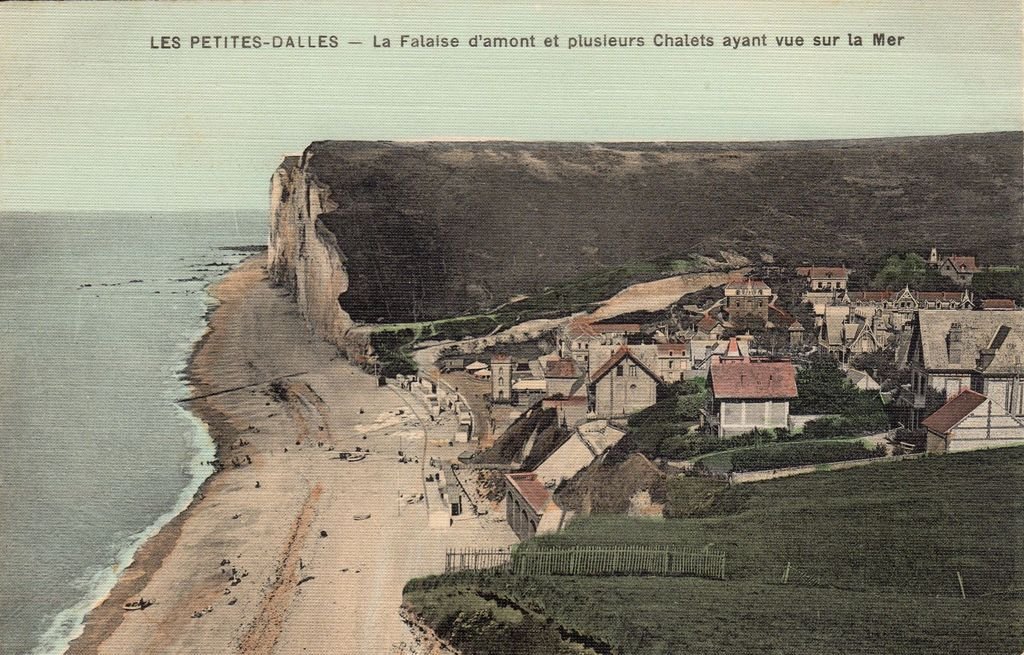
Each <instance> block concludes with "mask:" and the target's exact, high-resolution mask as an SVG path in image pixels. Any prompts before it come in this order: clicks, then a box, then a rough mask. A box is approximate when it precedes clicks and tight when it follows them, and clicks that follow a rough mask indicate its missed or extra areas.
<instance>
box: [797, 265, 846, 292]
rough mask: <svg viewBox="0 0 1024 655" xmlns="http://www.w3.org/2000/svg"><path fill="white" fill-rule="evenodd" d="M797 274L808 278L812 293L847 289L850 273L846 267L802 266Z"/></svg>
mask: <svg viewBox="0 0 1024 655" xmlns="http://www.w3.org/2000/svg"><path fill="white" fill-rule="evenodd" d="M796 274H797V275H799V276H801V277H805V278H807V284H808V287H809V288H810V290H811V292H818V293H820V292H832V291H842V290H845V289H846V285H847V284H848V283H849V281H850V271H848V270H847V269H846V267H845V266H802V267H799V268H797V269H796Z"/></svg>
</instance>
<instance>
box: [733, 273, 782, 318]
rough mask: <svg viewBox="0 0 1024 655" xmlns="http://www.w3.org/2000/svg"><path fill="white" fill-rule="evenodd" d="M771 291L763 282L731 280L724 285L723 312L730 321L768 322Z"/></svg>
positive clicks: (748, 279)
mask: <svg viewBox="0 0 1024 655" xmlns="http://www.w3.org/2000/svg"><path fill="white" fill-rule="evenodd" d="M771 301H772V290H771V287H769V286H768V285H767V284H765V282H764V281H763V280H753V279H750V278H747V279H743V280H733V281H732V282H729V283H728V284H726V285H725V311H726V313H727V314H728V315H729V320H730V321H738V320H745V319H755V320H759V321H761V322H762V323H763V322H764V321H767V320H768V305H769V304H771Z"/></svg>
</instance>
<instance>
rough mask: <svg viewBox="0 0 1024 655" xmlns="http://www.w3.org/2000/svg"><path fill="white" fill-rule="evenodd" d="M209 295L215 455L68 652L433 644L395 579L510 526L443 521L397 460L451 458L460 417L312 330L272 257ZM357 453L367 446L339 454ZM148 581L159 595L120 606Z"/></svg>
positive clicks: (207, 397) (426, 570)
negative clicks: (273, 270) (432, 407)
mask: <svg viewBox="0 0 1024 655" xmlns="http://www.w3.org/2000/svg"><path fill="white" fill-rule="evenodd" d="M208 292H209V293H210V295H211V296H212V297H213V298H214V299H215V300H216V304H215V306H214V307H213V308H212V310H211V311H210V312H209V314H208V317H207V318H208V327H207V329H206V331H205V332H204V333H203V335H202V337H201V338H200V339H199V340H198V341H197V343H196V344H195V347H194V348H193V350H192V354H191V356H190V358H189V361H188V365H187V366H186V368H185V373H186V376H187V380H188V383H189V387H190V389H191V396H190V398H192V399H193V400H188V401H186V404H187V407H188V409H190V410H191V411H192V412H193V413H194V414H195V415H196V416H198V417H199V418H200V419H201V420H202V421H203V422H204V423H205V424H206V426H207V429H208V432H209V434H210V437H211V439H212V440H213V442H214V444H215V447H216V453H217V455H216V457H217V460H218V462H219V466H218V467H217V468H218V470H217V471H215V472H214V473H212V474H211V475H210V476H209V477H207V478H206V480H204V481H203V483H202V484H201V486H200V487H199V491H198V492H197V493H196V494H195V496H194V497H193V499H192V502H191V503H190V504H189V505H188V506H187V507H186V508H185V509H184V510H183V511H182V512H181V513H179V514H178V515H177V516H175V517H174V518H172V519H171V520H170V521H169V522H168V523H167V524H166V525H164V526H163V528H162V529H160V530H159V531H158V532H157V533H156V534H155V535H153V536H152V537H151V538H149V539H148V540H147V541H145V542H144V543H143V544H142V545H141V546H140V547H139V549H138V551H137V552H136V554H135V557H134V560H133V562H132V563H131V564H130V565H129V566H128V567H127V568H125V570H124V571H123V572H122V573H121V575H120V577H119V579H118V580H117V582H116V584H115V585H114V587H113V589H112V590H111V591H110V593H109V594H108V595H107V597H106V598H105V599H104V600H103V602H101V603H99V604H97V605H96V606H94V608H93V609H92V610H91V611H90V612H89V613H88V614H87V615H86V619H85V621H84V628H83V630H82V632H81V634H80V635H79V636H78V637H77V638H76V639H74V640H73V641H72V642H71V644H70V646H69V648H68V650H67V651H66V652H67V653H73V654H75V655H79V654H92V653H122V652H153V653H161V652H218V653H220V652H226V653H230V652H245V653H269V652H274V653H291V652H296V653H297V652H303V651H310V650H312V651H316V650H318V649H322V648H323V647H324V644H326V643H330V644H333V646H332V647H331V650H332V652H339V653H346V652H352V653H363V652H367V653H373V652H380V653H410V654H412V653H427V652H433V651H434V648H432V647H431V646H429V639H425V638H424V637H425V636H424V635H423V634H422V633H421V632H420V631H417V630H416V629H415V626H410V625H409V624H408V623H407V622H406V621H404V620H403V617H402V616H401V614H400V606H401V590H402V587H403V585H404V583H405V582H406V581H407V580H408V579H410V578H412V577H416V576H419V575H426V574H430V573H437V572H440V570H443V553H444V550H445V549H446V548H450V547H451V548H454V547H467V546H471V545H478V544H485V545H501V546H505V545H509V544H511V543H513V542H514V541H515V537H514V535H513V534H512V532H511V530H509V529H508V527H507V525H505V524H504V522H503V521H501V520H500V519H496V518H495V517H496V515H498V514H499V512H497V511H492V512H491V513H490V515H489V516H486V517H459V520H456V521H449V517H448V515H447V512H446V511H444V509H443V504H442V503H441V502H440V500H439V499H437V501H436V502H434V500H433V499H431V498H425V495H429V494H431V493H436V489H430V488H428V485H425V484H424V476H423V472H422V469H421V466H422V465H423V463H422V462H419V457H417V460H416V463H413V462H411V461H409V462H407V461H403V460H405V459H407V457H403V455H406V456H407V455H408V453H417V454H422V455H423V456H424V462H425V461H426V457H427V456H429V457H430V458H431V459H433V458H435V457H436V458H439V459H441V460H446V459H452V458H454V457H455V455H457V453H458V452H460V451H461V450H462V449H464V448H465V446H464V445H462V446H461V447H460V446H459V445H458V444H454V445H449V441H450V435H451V434H454V431H455V427H456V426H455V424H454V423H451V424H450V425H449V424H448V423H447V422H446V421H447V419H445V418H443V417H442V418H441V419H440V420H437V421H433V420H431V421H422V422H421V421H420V419H419V416H424V417H425V416H427V413H426V411H420V412H417V411H416V410H415V409H413V407H415V406H417V405H416V404H417V403H418V402H420V400H419V399H417V398H416V397H415V396H414V395H413V394H410V393H408V392H405V391H402V390H398V389H396V388H394V387H391V386H388V387H380V386H378V384H377V380H376V379H375V378H373V377H372V376H370V375H367V374H365V373H363V372H362V371H360V370H358V369H356V368H355V367H353V366H352V365H350V364H349V363H348V362H347V361H345V360H344V359H343V358H342V357H341V356H340V354H339V352H338V350H337V348H335V347H334V346H332V345H330V344H328V343H326V342H324V341H322V340H320V339H318V338H317V337H315V336H313V335H312V334H311V333H310V331H309V330H308V328H307V327H306V324H305V321H304V320H303V319H302V317H301V316H300V315H299V314H298V310H297V307H296V305H295V304H294V302H293V301H292V299H291V297H290V296H289V294H288V293H287V292H286V291H285V290H283V289H280V288H275V287H273V286H272V285H271V284H270V282H269V280H268V279H267V276H266V270H265V256H263V255H257V256H254V257H251V258H249V259H247V260H246V261H245V262H243V263H242V264H240V265H238V266H237V267H235V268H234V269H233V270H231V271H230V272H228V273H227V274H226V275H225V276H224V277H223V278H221V279H220V280H219V281H217V282H216V283H214V284H212V285H211V286H210V287H209V289H208ZM197 397H198V398H197ZM410 409H412V411H411V412H410V411H409V410H410ZM452 420H453V419H452ZM356 450H363V451H364V452H368V453H370V454H369V455H368V456H367V457H366V459H365V460H364V461H362V462H360V463H358V464H351V463H345V462H344V461H343V460H339V458H338V457H337V453H339V452H342V451H356ZM410 464H412V465H410ZM494 509H495V510H497V508H494ZM356 516H360V517H362V516H368V517H372V518H369V519H368V520H365V521H362V520H357V521H353V518H354V517H356ZM140 596H142V597H145V598H147V599H152V600H153V601H154V605H153V606H151V607H149V608H147V609H145V610H144V611H134V612H132V611H125V610H124V609H123V605H124V603H125V602H127V601H129V600H135V599H138V598H139V597H140ZM426 637H429V635H427V636H426Z"/></svg>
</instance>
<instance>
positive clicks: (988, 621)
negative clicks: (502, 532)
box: [406, 448, 1024, 655]
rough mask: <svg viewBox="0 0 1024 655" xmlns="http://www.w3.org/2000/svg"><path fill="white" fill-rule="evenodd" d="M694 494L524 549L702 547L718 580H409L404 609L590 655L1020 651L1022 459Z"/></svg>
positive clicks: (864, 471)
mask: <svg viewBox="0 0 1024 655" xmlns="http://www.w3.org/2000/svg"><path fill="white" fill-rule="evenodd" d="M698 487H699V488H698ZM707 492H708V489H707V488H706V487H705V485H703V484H697V485H695V484H694V483H693V482H691V481H690V480H684V481H683V482H682V483H680V485H679V487H678V488H677V489H675V490H672V489H670V491H669V498H670V502H674V503H676V504H677V505H678V507H677V509H676V511H675V513H676V514H685V513H686V506H687V505H688V504H692V505H693V506H695V507H699V510H698V511H699V512H700V514H702V517H701V518H685V519H667V520H652V519H645V520H641V519H630V518H625V517H613V516H594V517H588V518H583V519H579V520H576V521H574V522H573V523H572V524H571V525H570V526H569V528H568V529H567V530H566V531H564V532H562V533H560V534H557V535H552V536H548V537H545V538H542V539H541V540H540V541H542V542H544V543H547V544H552V545H553V544H563V545H584V544H603V545H608V544H630V543H638V544H686V545H689V546H696V547H704V546H709V545H711V546H713V547H714V548H716V549H722V550H724V551H725V552H726V553H727V562H728V566H727V578H728V579H727V580H726V581H725V582H720V581H713V580H704V579H696V578H661V577H606V578H601V577H589V578H587V577H555V576H552V577H537V578H516V577H512V576H510V575H508V574H494V575H484V576H480V575H477V576H469V575H462V576H448V577H446V576H441V577H439V578H430V579H425V580H420V581H414V582H412V583H410V585H409V586H408V588H407V594H406V600H407V602H408V603H409V604H410V605H411V606H413V607H419V606H422V605H424V604H429V603H431V602H432V600H436V598H437V597H438V594H454V595H455V596H456V597H459V598H462V599H466V598H472V597H475V596H477V595H478V594H480V593H483V594H484V595H485V596H486V597H488V598H491V599H492V600H493V599H498V600H497V601H495V602H497V603H499V604H502V603H504V606H505V607H521V608H527V609H528V610H529V611H531V612H534V613H535V614H537V615H539V616H543V617H545V618H546V619H549V620H550V621H551V622H552V624H553V625H555V626H558V627H560V628H561V630H562V632H561V634H562V635H563V636H567V637H566V639H567V643H569V642H571V643H577V644H578V643H588V644H589V645H590V646H592V647H594V651H596V652H611V653H623V654H626V653H629V654H634V653H635V654H641V653H643V654H646V653H678V652H686V653H722V652H727V653H739V654H744V653H750V654H752V655H753V654H754V653H757V654H759V655H760V654H762V653H793V654H798V653H799V654H807V653H901V654H902V653H939V652H941V653H965V654H966V653H986V654H997V653H1006V654H1007V655H1010V654H1013V655H1017V654H1019V653H1020V652H1021V651H1022V650H1024V493H1022V492H1024V448H1013V449H1001V450H994V451H989V452H976V453H965V454H957V455H947V456H943V457H929V458H925V459H921V460H915V461H904V462H897V463H890V464H883V465H876V466H869V467H864V468H860V469H853V470H848V471H841V472H833V473H823V474H815V475H807V476H799V477H794V478H788V479H782V480H777V481H773V482H767V483H759V484H751V485H740V486H736V487H732V488H727V487H720V488H717V489H715V490H714V493H715V498H714V499H713V500H712V501H711V502H710V503H709V502H707V498H706V494H707ZM694 495H702V496H704V497H702V498H701V500H700V502H696V503H693V502H692V500H693V496H694ZM670 509H671V508H670ZM787 565H788V566H789V568H790V573H789V576H788V582H787V584H785V585H783V584H782V577H783V572H784V571H785V569H786V567H787ZM958 572H959V573H960V575H961V577H962V579H963V584H964V591H965V593H966V595H967V598H966V599H963V598H961V597H960V587H959V581H958V578H957V573H958ZM443 606H444V604H441V607H442V608H443ZM434 613H435V616H437V615H439V614H443V612H439V610H438V607H437V606H435V607H434ZM448 618H451V617H448ZM532 620H534V621H536V620H539V619H537V618H536V617H534V618H533V619H532ZM438 625H440V626H441V627H442V628H443V627H444V625H443V623H442V622H440V621H439V623H438ZM573 635H576V637H575V638H574V637H572V636H573ZM581 635H582V636H585V637H586V640H584V639H581V638H580V637H579V636H581ZM469 652H473V651H469ZM481 652H483V651H481Z"/></svg>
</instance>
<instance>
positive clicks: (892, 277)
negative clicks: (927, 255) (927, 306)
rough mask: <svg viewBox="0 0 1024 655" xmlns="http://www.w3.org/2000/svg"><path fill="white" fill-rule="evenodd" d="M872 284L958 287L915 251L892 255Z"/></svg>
mask: <svg viewBox="0 0 1024 655" xmlns="http://www.w3.org/2000/svg"><path fill="white" fill-rule="evenodd" d="M872 286H874V287H875V288H876V289H889V290H894V289H902V288H903V287H907V286H909V287H910V288H912V289H915V290H918V291H951V290H956V289H958V288H959V287H957V286H956V283H955V282H953V281H952V280H950V279H948V278H946V277H944V276H942V275H941V274H940V273H939V272H938V270H936V269H934V268H931V267H929V266H928V264H927V263H926V262H925V261H924V258H923V257H921V256H920V255H918V254H916V253H907V254H906V255H892V256H891V257H889V258H888V259H887V260H885V265H884V266H882V268H881V270H879V271H878V273H877V274H876V275H875V278H874V280H873V281H872Z"/></svg>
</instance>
